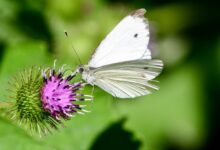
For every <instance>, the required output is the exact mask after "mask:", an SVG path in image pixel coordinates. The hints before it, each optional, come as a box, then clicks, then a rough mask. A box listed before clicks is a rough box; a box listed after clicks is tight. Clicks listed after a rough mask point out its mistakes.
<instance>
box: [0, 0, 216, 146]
mask: <svg viewBox="0 0 220 150" xmlns="http://www.w3.org/2000/svg"><path fill="white" fill-rule="evenodd" d="M218 6H219V4H218V3H215V2H214V1H213V2H211V1H210V2H205V1H199V0H168V1H166V2H165V1H162V0H156V1H155V0H146V1H141V0H139V1H138V0H92V1H91V0H62V1H60V0H38V1H36V0H35V1H33V0H0V100H1V101H7V100H8V99H7V97H5V96H4V95H7V91H6V88H7V87H8V81H10V80H11V78H12V77H13V76H15V74H16V73H17V72H19V71H21V70H23V69H25V68H28V67H31V66H32V65H45V66H47V65H50V66H52V65H53V60H54V59H57V60H58V64H59V65H61V64H68V65H69V66H71V67H72V68H73V69H74V68H75V67H76V66H77V61H76V59H75V54H74V52H73V49H72V48H71V43H72V44H73V45H74V47H75V49H76V50H77V51H78V54H79V56H80V58H81V60H82V61H83V63H84V64H86V63H87V62H88V60H89V58H90V56H91V54H92V52H93V51H94V49H95V48H96V46H97V45H98V44H99V42H100V41H101V40H102V39H103V38H104V37H105V35H106V34H107V33H108V32H109V31H111V29H112V28H113V27H114V26H115V25H116V24H117V23H118V22H119V21H120V20H121V19H122V18H123V17H124V16H126V15H127V14H128V13H129V12H131V11H132V10H135V9H138V8H146V9H147V14H146V17H147V18H148V19H149V21H150V27H151V33H152V35H151V39H152V41H153V45H152V51H153V55H154V57H156V58H160V59H162V60H163V61H164V63H165V67H164V70H163V72H162V74H161V75H160V77H159V78H158V80H159V81H160V83H159V85H160V90H159V91H156V92H154V94H151V95H148V96H144V97H140V98H137V99H136V100H118V99H115V98H113V97H112V96H110V95H109V94H107V93H105V92H103V91H102V90H100V89H98V88H95V100H94V102H92V104H90V106H89V109H90V110H91V111H92V112H91V113H88V114H86V115H84V116H81V115H77V116H76V117H75V118H73V119H71V120H70V121H67V122H66V123H65V127H64V128H61V129H60V130H59V131H55V132H54V133H53V134H52V135H48V136H46V137H43V138H38V137H32V136H30V135H29V133H27V132H26V131H24V130H23V129H22V128H20V127H19V126H17V125H16V124H13V123H11V122H10V121H8V120H7V119H5V118H4V117H0V149H1V150H12V149H14V150H20V149H21V150H26V149H27V150H30V149H31V150H41V149H42V150H90V149H91V150H108V149H111V150H112V149H114V150H121V149H126V150H139V149H140V150H200V149H218V148H220V147H218V148H217V146H219V145H218V144H219V135H220V132H219V127H220V123H219V118H220V115H219V109H220V108H219V106H220V102H219V97H220V96H219V95H220V94H219V93H220V91H219V90H220V84H219V83H220V34H219V24H218V21H219V19H220V13H219V7H218ZM64 31H67V32H68V33H69V40H68V39H67V38H66V37H65V34H64ZM88 91H90V90H88Z"/></svg>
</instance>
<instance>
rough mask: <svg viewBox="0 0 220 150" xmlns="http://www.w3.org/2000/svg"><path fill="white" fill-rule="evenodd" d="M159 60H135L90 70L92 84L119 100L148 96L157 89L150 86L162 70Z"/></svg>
mask: <svg viewBox="0 0 220 150" xmlns="http://www.w3.org/2000/svg"><path fill="white" fill-rule="evenodd" d="M162 66H163V63H162V61H160V60H137V61H128V62H123V63H117V64H113V65H107V66H103V67H100V68H97V69H94V70H91V73H92V76H93V77H95V79H96V80H95V81H94V84H95V85H97V86H99V87H101V88H102V89H104V90H105V91H106V92H108V93H110V94H112V95H113V96H115V97H119V98H134V97H137V96H142V95H147V94H150V93H151V91H152V90H157V89H158V87H157V86H155V85H153V84H151V83H150V82H151V81H150V80H152V79H154V78H155V77H156V76H158V75H159V73H160V72H161V70H162Z"/></svg>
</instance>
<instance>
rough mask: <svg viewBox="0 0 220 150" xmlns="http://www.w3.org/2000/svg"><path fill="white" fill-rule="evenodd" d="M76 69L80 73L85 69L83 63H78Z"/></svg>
mask: <svg viewBox="0 0 220 150" xmlns="http://www.w3.org/2000/svg"><path fill="white" fill-rule="evenodd" d="M77 70H78V72H79V73H81V74H82V73H83V72H84V71H85V67H84V65H79V66H78V67H77Z"/></svg>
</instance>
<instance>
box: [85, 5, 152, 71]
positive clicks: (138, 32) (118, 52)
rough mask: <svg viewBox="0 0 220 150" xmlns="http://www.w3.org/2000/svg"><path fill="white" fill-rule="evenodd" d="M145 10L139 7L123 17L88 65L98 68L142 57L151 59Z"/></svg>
mask: <svg viewBox="0 0 220 150" xmlns="http://www.w3.org/2000/svg"><path fill="white" fill-rule="evenodd" d="M145 12H146V10H145V9H139V10H136V11H134V12H133V13H131V14H130V15H128V16H127V17H125V18H124V19H122V21H121V22H119V24H118V25H117V26H116V27H115V28H114V29H113V30H112V31H111V32H110V33H109V34H108V35H107V36H106V37H105V39H104V40H103V41H102V42H101V43H100V45H99V46H98V48H97V49H96V51H95V53H94V55H93V56H92V59H91V60H90V62H89V64H88V65H89V66H90V67H94V68H97V67H101V66H103V65H108V64H112V63H118V62H123V61H130V60H136V59H141V58H144V59H151V53H150V50H149V49H147V46H148V42H149V27H148V22H147V20H146V18H144V14H145Z"/></svg>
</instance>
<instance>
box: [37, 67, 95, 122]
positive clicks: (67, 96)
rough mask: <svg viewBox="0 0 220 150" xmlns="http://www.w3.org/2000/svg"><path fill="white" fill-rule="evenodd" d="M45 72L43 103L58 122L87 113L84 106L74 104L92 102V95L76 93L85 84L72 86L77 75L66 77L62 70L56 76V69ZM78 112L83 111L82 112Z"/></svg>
mask: <svg viewBox="0 0 220 150" xmlns="http://www.w3.org/2000/svg"><path fill="white" fill-rule="evenodd" d="M46 72H48V70H45V71H44V72H43V78H44V84H43V87H42V89H41V101H42V105H43V108H44V109H45V110H46V111H48V112H49V113H50V114H51V115H52V116H53V117H54V118H55V119H56V120H60V119H61V118H63V119H68V118H69V117H72V116H73V115H72V114H73V113H81V114H82V113H83V112H87V111H86V110H84V109H82V106H80V105H78V104H74V103H73V102H74V101H84V100H92V97H91V96H90V95H84V94H81V93H76V92H77V91H78V90H79V89H81V88H82V87H83V86H84V84H82V82H77V83H73V84H71V83H70V82H69V81H71V80H72V79H73V78H74V77H75V75H76V73H73V74H71V75H69V76H67V77H64V74H63V70H62V68H61V69H60V70H59V72H58V74H56V72H55V69H53V70H49V72H50V73H49V75H47V73H46ZM78 110H82V111H83V112H80V111H78Z"/></svg>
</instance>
